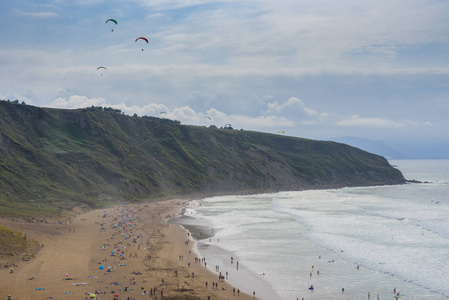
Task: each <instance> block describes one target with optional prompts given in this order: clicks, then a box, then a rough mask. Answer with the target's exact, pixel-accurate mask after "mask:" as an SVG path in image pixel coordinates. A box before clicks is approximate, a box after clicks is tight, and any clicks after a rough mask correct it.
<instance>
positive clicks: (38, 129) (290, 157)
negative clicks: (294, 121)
mask: <svg viewBox="0 0 449 300" xmlns="http://www.w3.org/2000/svg"><path fill="white" fill-rule="evenodd" d="M404 182H405V179H404V177H403V176H402V174H401V172H400V171H399V170H397V169H395V168H393V167H392V166H391V165H390V164H389V163H388V161H387V160H386V159H385V158H383V157H381V156H378V155H374V154H371V153H368V152H365V151H362V150H360V149H358V148H354V147H350V146H348V145H345V144H342V143H336V142H329V141H316V140H310V139H304V138H297V137H290V136H286V135H281V134H268V133H261V132H254V131H247V130H242V129H240V130H236V129H232V128H218V127H217V126H213V125H212V126H209V127H201V126H189V125H182V124H181V123H180V122H178V121H173V120H168V119H164V118H157V117H152V116H142V117H140V116H137V115H134V116H128V115H125V114H123V113H121V111H119V110H116V109H112V108H102V107H90V108H85V109H75V110H67V109H52V108H41V107H35V106H30V105H26V104H24V103H22V104H20V103H17V102H15V103H14V102H10V101H0V214H9V215H15V214H16V215H17V214H26V213H27V212H28V213H30V212H32V213H33V214H41V215H45V214H54V213H56V212H59V211H61V210H66V209H72V208H74V207H86V208H94V207H102V206H105V205H108V204H112V203H118V202H141V201H148V200H150V201H151V199H164V198H165V199H166V198H172V197H200V196H211V195H223V194H243V193H262V192H275V191H281V190H304V189H323V188H337V187H343V186H369V185H385V184H401V183H404Z"/></svg>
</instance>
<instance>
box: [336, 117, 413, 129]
mask: <svg viewBox="0 0 449 300" xmlns="http://www.w3.org/2000/svg"><path fill="white" fill-rule="evenodd" d="M410 124H412V122H410V121H400V122H398V121H393V120H388V119H384V118H361V117H359V116H358V115H353V116H351V117H350V118H349V119H343V120H340V121H338V122H336V125H338V126H342V127H371V128H392V127H393V128H400V127H406V126H408V125H410Z"/></svg>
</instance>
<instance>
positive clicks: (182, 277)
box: [0, 200, 253, 300]
mask: <svg viewBox="0 0 449 300" xmlns="http://www.w3.org/2000/svg"><path fill="white" fill-rule="evenodd" d="M181 207H182V203H181V201H178V200H170V201H163V202H153V203H147V204H140V205H129V206H115V207H111V208H107V209H105V210H103V209H99V210H95V211H90V212H85V213H80V214H78V215H77V216H76V217H73V218H71V219H69V220H66V221H63V222H62V223H59V224H58V223H57V222H48V223H28V222H25V221H22V220H19V221H12V219H11V218H6V217H5V218H4V219H1V220H0V224H1V225H4V226H6V227H9V228H11V229H14V230H17V231H20V232H22V233H26V234H27V235H28V236H29V237H30V238H32V239H34V240H36V241H38V242H39V243H40V244H43V247H42V249H41V251H40V252H39V253H38V254H37V255H36V257H35V258H34V259H32V260H31V261H19V262H16V266H14V267H12V268H4V267H2V268H1V270H0V276H1V278H2V280H1V281H0V298H1V299H8V296H9V295H10V296H11V299H14V300H16V299H120V300H124V299H232V298H235V299H237V298H238V299H243V300H244V299H253V296H252V295H247V294H244V293H242V292H240V295H238V293H237V290H235V292H233V287H232V286H231V285H229V284H228V283H227V282H226V280H222V281H219V278H218V275H219V273H218V272H212V271H210V270H209V269H208V268H206V264H207V258H203V257H198V255H197V254H195V253H194V252H193V251H192V246H193V243H194V242H193V240H192V239H191V237H190V234H188V232H187V231H186V230H185V229H184V228H182V227H181V226H180V225H176V224H169V223H168V222H167V219H169V218H171V217H174V216H177V214H178V212H179V211H180V209H181ZM206 283H207V284H206Z"/></svg>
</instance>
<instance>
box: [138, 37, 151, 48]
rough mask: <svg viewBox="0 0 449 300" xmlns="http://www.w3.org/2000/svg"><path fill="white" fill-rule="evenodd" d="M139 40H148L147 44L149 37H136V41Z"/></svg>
mask: <svg viewBox="0 0 449 300" xmlns="http://www.w3.org/2000/svg"><path fill="white" fill-rule="evenodd" d="M138 40H144V41H145V42H147V44H148V39H147V38H144V37H138V38H137V39H136V42H137V41H138ZM142 51H143V48H142Z"/></svg>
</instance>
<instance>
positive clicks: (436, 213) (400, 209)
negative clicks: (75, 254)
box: [174, 160, 449, 300]
mask: <svg viewBox="0 0 449 300" xmlns="http://www.w3.org/2000/svg"><path fill="white" fill-rule="evenodd" d="M390 164H391V165H393V166H395V167H396V168H398V169H399V170H400V171H401V172H402V173H403V174H404V176H405V178H407V179H415V180H419V181H422V183H407V184H404V185H394V186H376V187H356V188H342V189H332V190H310V191H295V192H292V191H289V192H279V193H273V194H259V195H249V196H225V197H212V198H206V199H202V200H195V201H190V202H189V205H188V206H186V207H185V210H184V213H183V216H182V217H180V218H178V219H177V220H176V221H174V223H180V224H183V226H184V227H186V228H187V229H188V230H190V231H191V232H192V236H193V238H194V239H195V240H197V243H196V251H197V252H198V255H199V256H201V257H206V259H207V263H208V267H209V268H211V269H212V270H213V271H217V273H218V272H222V274H226V272H227V273H228V281H229V282H230V283H231V284H233V285H234V286H235V287H236V288H239V289H240V290H242V291H244V292H246V293H249V294H252V293H253V291H254V292H255V293H256V297H258V298H261V299H269V300H271V299H293V300H294V299H302V298H304V299H305V300H310V299H357V300H359V299H382V300H383V299H419V300H426V299H429V300H430V299H432V300H437V299H446V300H447V299H448V298H449V160H397V161H390ZM200 233H201V235H200ZM231 257H232V258H233V260H231ZM237 262H238V268H237ZM311 286H313V289H310V287H311Z"/></svg>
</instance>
